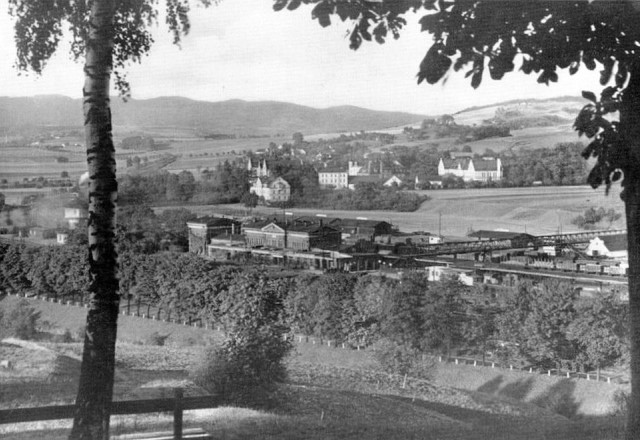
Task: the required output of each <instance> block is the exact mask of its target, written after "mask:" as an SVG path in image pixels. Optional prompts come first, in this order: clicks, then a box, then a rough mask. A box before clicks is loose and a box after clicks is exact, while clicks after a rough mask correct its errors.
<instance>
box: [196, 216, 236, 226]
mask: <svg viewBox="0 0 640 440" xmlns="http://www.w3.org/2000/svg"><path fill="white" fill-rule="evenodd" d="M234 223H236V224H237V223H239V222H238V221H237V220H233V219H230V218H224V217H211V216H205V217H199V218H197V219H195V220H191V221H188V222H187V225H189V224H192V225H207V226H209V227H213V226H228V225H232V224H234Z"/></svg>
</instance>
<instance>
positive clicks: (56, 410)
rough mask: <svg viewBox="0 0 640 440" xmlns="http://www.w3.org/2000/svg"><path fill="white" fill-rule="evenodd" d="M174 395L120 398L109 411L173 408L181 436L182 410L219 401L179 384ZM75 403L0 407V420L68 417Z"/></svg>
mask: <svg viewBox="0 0 640 440" xmlns="http://www.w3.org/2000/svg"><path fill="white" fill-rule="evenodd" d="M174 393H175V394H174V397H173V398H171V399H169V398H164V399H145V400H123V401H119V402H112V403H111V414H112V415H128V414H145V413H156V412H173V430H174V438H181V436H182V415H183V411H188V410H194V409H208V408H216V407H218V406H220V405H221V404H222V399H221V398H220V396H216V395H207V396H194V397H184V396H183V390H182V388H176V389H175V390H174ZM74 412H75V405H56V406H41V407H32V408H13V409H2V410H0V424H9V423H24V422H37V421H44V420H60V419H72V418H73V416H74Z"/></svg>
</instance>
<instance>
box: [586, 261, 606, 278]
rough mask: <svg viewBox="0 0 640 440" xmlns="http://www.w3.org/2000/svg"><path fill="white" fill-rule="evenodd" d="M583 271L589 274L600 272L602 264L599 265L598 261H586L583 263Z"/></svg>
mask: <svg viewBox="0 0 640 440" xmlns="http://www.w3.org/2000/svg"><path fill="white" fill-rule="evenodd" d="M584 272H585V273H588V274H591V275H598V274H600V273H602V266H600V263H586V264H585V265H584Z"/></svg>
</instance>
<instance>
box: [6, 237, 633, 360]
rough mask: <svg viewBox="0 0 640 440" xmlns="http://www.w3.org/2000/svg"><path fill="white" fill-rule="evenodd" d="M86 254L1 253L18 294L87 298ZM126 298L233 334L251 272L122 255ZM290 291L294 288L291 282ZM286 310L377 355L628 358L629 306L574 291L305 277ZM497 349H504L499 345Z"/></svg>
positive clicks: (306, 328) (191, 259) (418, 276)
mask: <svg viewBox="0 0 640 440" xmlns="http://www.w3.org/2000/svg"><path fill="white" fill-rule="evenodd" d="M83 254H84V253H83V251H82V248H81V247H75V246H66V247H61V248H58V247H55V248H54V247H27V246H25V245H22V244H6V243H3V244H1V245H0V282H1V283H2V285H4V286H8V287H9V288H11V289H13V290H15V291H30V292H32V293H34V294H41V295H47V296H55V297H59V298H60V297H70V296H73V297H75V298H77V297H78V296H84V295H86V293H87V292H86V285H87V281H88V265H87V264H86V262H85V261H84V259H83ZM120 265H121V270H120V273H119V278H120V286H121V292H122V293H121V294H122V295H123V296H124V297H128V298H131V299H132V300H133V301H140V302H142V304H145V305H151V306H154V307H158V308H162V309H163V310H171V311H172V315H173V316H175V317H176V318H180V319H198V318H201V319H206V320H216V321H217V322H220V323H225V324H226V318H225V316H226V314H227V311H228V309H229V308H233V307H237V301H235V300H234V298H233V295H231V296H230V295H229V294H228V291H229V288H230V286H232V285H234V283H235V281H234V280H236V279H237V277H238V276H240V275H241V274H242V273H243V271H241V270H240V269H238V268H237V267H233V266H220V265H218V264H216V263H213V262H211V261H208V260H204V259H202V258H199V257H196V256H194V255H191V254H171V253H156V254H141V253H134V252H130V251H124V250H123V251H122V252H121V256H120ZM283 282H284V281H283ZM287 283H289V284H287V286H286V289H285V288H284V287H283V289H285V290H286V292H287V293H286V295H285V294H283V301H284V304H285V306H286V309H287V316H288V317H289V319H290V320H289V321H288V323H289V325H290V326H291V328H292V330H293V331H295V332H301V333H304V334H308V335H315V336H321V337H325V338H330V339H335V340H339V341H344V342H347V343H350V344H352V345H370V344H373V343H374V342H376V341H380V340H387V341H391V342H393V343H394V344H395V345H397V346H402V347H405V348H406V349H407V350H412V351H419V352H439V353H447V354H448V353H452V352H454V351H455V352H461V351H472V352H475V353H476V354H482V355H484V353H485V352H486V351H487V350H494V351H495V353H496V355H499V356H500V358H501V359H502V360H514V359H522V360H526V361H527V362H533V363H536V364H541V365H545V366H549V367H552V366H553V367H554V366H555V363H556V362H557V361H558V360H565V361H571V362H573V363H574V364H575V365H585V366H587V367H589V368H599V367H602V366H608V365H612V364H614V363H616V362H618V361H620V360H621V359H625V358H626V356H627V337H628V327H627V321H626V319H625V316H626V315H627V313H628V307H627V305H626V304H624V303H621V302H620V301H618V300H616V298H614V297H613V296H610V295H601V296H598V297H596V298H593V299H590V298H579V296H578V293H577V291H576V290H575V289H574V288H573V287H572V286H571V285H570V284H568V283H558V282H548V283H541V284H538V285H534V284H532V283H529V282H524V283H521V284H519V285H518V286H517V287H515V288H513V290H512V291H510V292H508V293H505V294H504V295H501V298H502V299H501V300H497V299H495V298H492V297H491V295H490V294H489V292H487V291H485V290H482V289H480V288H474V289H472V288H469V287H465V286H462V285H460V284H459V283H457V282H453V281H445V282H439V283H433V282H427V279H426V275H425V274H423V273H413V274H410V275H408V276H406V277H404V278H403V279H402V281H397V280H387V279H383V278H378V277H363V276H358V275H353V274H341V273H330V274H323V275H302V276H299V277H297V278H296V279H295V280H294V281H287ZM496 341H503V343H502V344H496Z"/></svg>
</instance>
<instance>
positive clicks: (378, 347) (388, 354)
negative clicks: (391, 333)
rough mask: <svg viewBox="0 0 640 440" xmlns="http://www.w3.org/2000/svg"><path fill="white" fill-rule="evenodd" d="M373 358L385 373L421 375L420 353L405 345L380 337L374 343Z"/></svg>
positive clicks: (422, 373)
mask: <svg viewBox="0 0 640 440" xmlns="http://www.w3.org/2000/svg"><path fill="white" fill-rule="evenodd" d="M374 350H375V359H376V360H377V361H378V363H379V364H380V366H381V367H382V369H383V370H384V371H386V372H387V373H392V374H411V375H414V376H423V375H424V373H425V372H424V371H422V370H423V369H422V368H421V367H422V365H421V362H420V359H421V354H420V353H419V352H418V351H417V350H415V349H413V348H410V347H407V346H406V345H399V344H396V343H394V342H392V341H390V340H388V339H381V340H380V341H378V342H376V343H375V344H374Z"/></svg>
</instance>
